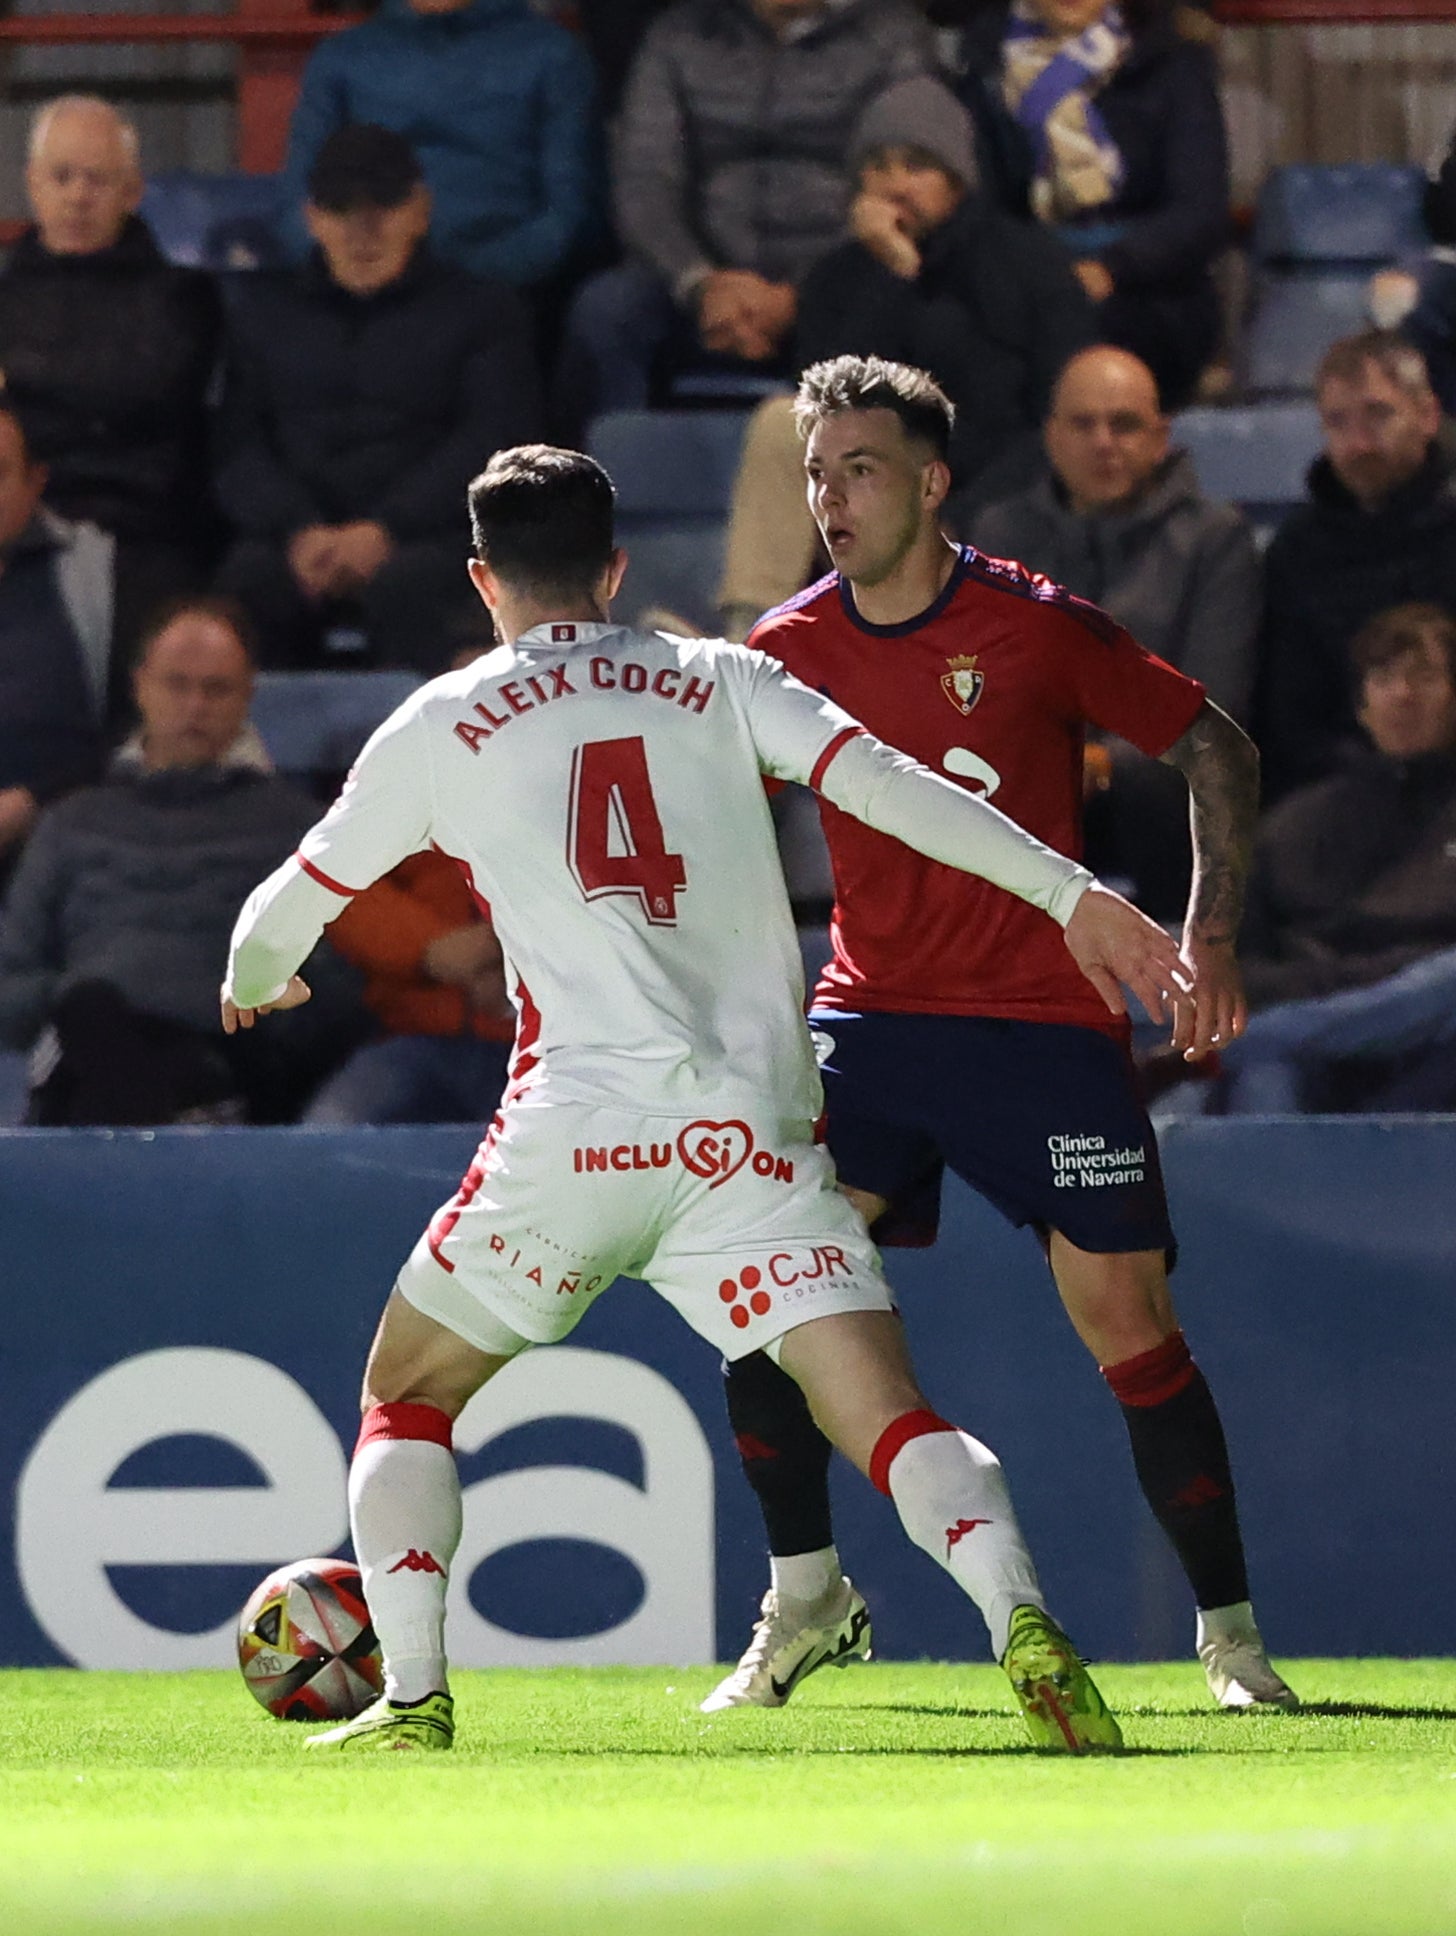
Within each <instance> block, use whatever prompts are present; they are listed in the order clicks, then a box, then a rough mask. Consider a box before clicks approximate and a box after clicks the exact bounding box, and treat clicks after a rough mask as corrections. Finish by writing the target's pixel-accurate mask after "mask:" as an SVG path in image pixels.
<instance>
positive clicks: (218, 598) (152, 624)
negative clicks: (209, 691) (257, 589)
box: [131, 592, 258, 670]
mask: <svg viewBox="0 0 1456 1936" xmlns="http://www.w3.org/2000/svg"><path fill="white" fill-rule="evenodd" d="M193 615H195V616H196V617H198V618H212V619H216V620H217V622H218V624H219V625H225V626H227V628H228V630H229V631H230V632H232V633H233V634H234V636H235V637H236V639H237V641H238V644H239V645H240V646H241V647H242V648H243V653H244V656H245V657H246V658H247V661H248V664H249V665H250V666H252V667H253V668H254V669H255V670H256V668H257V664H258V641H257V635H256V633H255V632H254V630H253V622H252V620H251V619H250V618H249V617H248V614H247V612H246V611H245V610H244V609H243V607H242V606H241V605H240V604H239V603H238V601H237V599H235V598H225V597H223V595H222V594H221V593H219V592H196V593H191V592H182V593H179V595H178V596H177V597H175V598H169V599H167V600H165V601H164V602H163V603H162V604H160V605H157V606H154V607H153V608H152V610H151V611H150V612H149V613H148V614H147V618H146V622H145V624H144V625H143V626H142V629H141V632H140V633H139V635H138V637H137V642H136V649H135V651H134V652H133V653H132V655H131V662H132V666H133V668H135V667H137V666H139V665H142V664H144V663H145V661H146V657H147V654H148V653H149V652H150V651H151V649H152V647H153V646H154V645H155V644H156V643H157V640H158V639H159V638H161V636H162V634H163V633H164V632H165V631H166V630H167V628H168V626H170V625H175V624H176V622H177V620H178V619H179V618H188V617H191V616H193Z"/></svg>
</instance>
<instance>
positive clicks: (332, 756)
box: [253, 672, 420, 778]
mask: <svg viewBox="0 0 1456 1936" xmlns="http://www.w3.org/2000/svg"><path fill="white" fill-rule="evenodd" d="M419 684H420V680H419V678H418V676H417V675H416V674H415V673H413V672H260V673H259V675H258V683H257V686H256V688H255V690H254V693H253V724H254V725H255V726H256V727H257V729H258V732H259V734H260V736H261V737H262V741H263V744H264V745H265V746H266V747H267V749H268V752H269V755H270V757H271V758H272V761H273V764H274V765H275V766H276V767H277V768H278V770H279V772H280V773H287V774H290V775H292V776H294V777H296V778H307V777H310V776H325V777H327V776H336V775H338V774H340V773H344V772H346V771H347V770H348V768H349V766H350V764H351V763H352V761H353V758H354V755H355V754H356V753H357V752H358V751H359V748H360V747H361V746H362V745H363V744H364V742H365V740H366V739H368V737H369V735H370V734H371V733H372V732H373V731H374V728H375V727H376V726H378V725H379V724H380V722H381V721H382V720H385V719H387V718H388V717H389V715H390V714H391V713H392V712H393V711H394V709H395V707H396V706H398V705H400V704H402V703H403V701H404V700H406V699H408V698H409V696H410V694H411V693H412V692H413V691H415V689H416V688H417V687H418V686H419Z"/></svg>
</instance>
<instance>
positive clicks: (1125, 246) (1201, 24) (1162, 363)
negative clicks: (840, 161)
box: [962, 0, 1229, 410]
mask: <svg viewBox="0 0 1456 1936" xmlns="http://www.w3.org/2000/svg"><path fill="white" fill-rule="evenodd" d="M1213 31H1214V30H1213V28H1212V27H1211V25H1210V23H1209V21H1208V19H1207V16H1206V15H1204V14H1202V13H1200V12H1199V11H1198V10H1196V9H1194V8H1190V7H1183V6H1175V5H1171V4H1169V0H1120V4H1119V0H1012V4H1007V0H990V3H989V4H981V5H977V6H975V7H974V9H973V12H972V14H971V18H970V20H969V22H968V24H967V25H966V27H965V29H964V32H963V35H962V59H963V69H964V73H963V82H962V88H963V93H964V98H965V101H966V105H967V106H968V107H969V108H970V110H971V112H972V114H973V115H974V116H975V118H976V121H977V125H978V132H979V135H980V141H981V148H982V157H981V158H982V169H983V176H984V185H985V188H986V190H987V192H988V193H990V194H992V195H995V196H997V197H999V199H1000V200H1001V201H1002V202H1003V203H1004V205H1005V206H1006V207H1008V208H1010V209H1012V210H1013V211H1015V212H1018V213H1020V214H1023V215H1030V216H1032V217H1034V218H1035V219H1036V220H1038V221H1041V222H1044V223H1046V224H1047V225H1048V226H1049V227H1051V228H1052V229H1054V230H1055V231H1056V232H1057V234H1059V235H1060V236H1061V238H1062V240H1063V242H1064V243H1065V244H1066V246H1067V248H1068V249H1069V250H1070V251H1071V253H1072V257H1073V261H1074V266H1075V268H1076V271H1077V274H1078V277H1079V278H1080V280H1081V282H1082V286H1083V287H1084V288H1085V290H1086V291H1087V294H1088V295H1089V296H1090V297H1091V298H1092V300H1093V302H1094V303H1096V304H1097V307H1098V319H1099V332H1100V334H1101V337H1102V340H1103V341H1104V342H1107V343H1113V344H1115V345H1116V346H1117V347H1118V348H1119V349H1125V350H1129V351H1131V353H1132V354H1133V355H1134V356H1137V357H1140V358H1141V359H1142V361H1143V362H1144V363H1146V364H1147V365H1148V366H1149V368H1150V369H1151V370H1152V371H1153V374H1154V375H1155V376H1156V378H1157V380H1158V387H1159V390H1160V392H1161V395H1162V401H1163V407H1164V409H1165V410H1176V409H1178V408H1179V407H1180V406H1181V405H1183V404H1184V403H1186V402H1187V401H1188V399H1189V397H1190V396H1191V395H1192V393H1193V390H1194V386H1195V385H1196V383H1197V381H1198V378H1199V375H1200V374H1201V372H1202V371H1203V369H1204V368H1205V367H1206V366H1207V365H1208V364H1209V363H1210V362H1211V361H1212V359H1213V357H1214V354H1215V352H1216V350H1217V348H1218V342H1219V335H1220V313H1219V305H1218V297H1217V292H1216V290H1215V288H1214V284H1213V280H1212V276H1211V274H1210V265H1211V263H1212V262H1213V260H1214V258H1215V257H1216V256H1217V255H1218V254H1219V252H1220V250H1221V249H1223V247H1224V246H1225V244H1226V243H1227V240H1228V234H1229V172H1228V139H1227V135H1226V132H1225V129H1224V122H1223V113H1222V110H1221V108H1220V106H1219V99H1218V89H1217V74H1216V70H1215V66H1214V59H1213V53H1212V49H1211V47H1210V46H1209V45H1208V44H1207V42H1208V39H1209V37H1210V35H1211V34H1212V32H1213Z"/></svg>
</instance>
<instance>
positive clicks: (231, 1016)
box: [222, 895, 1086, 1035]
mask: <svg viewBox="0 0 1456 1936" xmlns="http://www.w3.org/2000/svg"><path fill="white" fill-rule="evenodd" d="M1083 899H1084V900H1085V899H1086V896H1085V895H1084V896H1083ZM312 994H313V990H312V989H311V988H310V987H309V985H308V983H307V982H306V981H305V980H304V979H303V977H302V975H294V976H293V977H292V978H291V979H290V981H289V983H288V986H287V987H286V988H285V989H284V991H283V993H282V994H281V995H280V996H279V997H278V999H277V1001H276V1002H263V1003H261V1004H260V1005H259V1006H258V1007H257V1008H239V1007H238V1005H237V1003H236V1002H230V1001H229V1000H228V998H227V996H226V995H224V996H223V998H222V1027H223V1033H224V1035H236V1034H237V1032H238V1030H239V1029H240V1028H245V1029H250V1028H251V1027H252V1026H253V1023H254V1022H255V1021H256V1020H257V1018H258V1016H260V1015H273V1014H275V1013H276V1012H277V1011H278V1010H279V1009H280V1008H302V1006H303V1004H304V1003H305V1002H306V1001H307V1000H308V999H309V997H310V996H311V995H312Z"/></svg>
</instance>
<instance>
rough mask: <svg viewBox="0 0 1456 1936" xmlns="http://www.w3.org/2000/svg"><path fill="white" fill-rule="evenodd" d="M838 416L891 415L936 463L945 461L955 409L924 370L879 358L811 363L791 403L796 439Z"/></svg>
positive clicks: (868, 357)
mask: <svg viewBox="0 0 1456 1936" xmlns="http://www.w3.org/2000/svg"><path fill="white" fill-rule="evenodd" d="M842 410H890V411H893V412H894V414H895V415H896V416H897V417H898V418H899V419H900V422H901V423H902V424H903V425H904V428H905V434H906V436H907V437H914V438H916V439H918V441H919V442H921V443H924V444H929V445H930V447H931V449H932V450H933V451H934V452H935V454H936V456H937V457H939V458H941V459H942V460H943V461H948V460H949V457H950V434H951V431H952V430H953V429H954V428H955V415H956V413H955V405H954V404H953V403H952V402H951V400H950V398H949V397H948V396H947V395H946V394H945V391H944V390H942V389H941V387H940V385H939V384H938V383H937V382H936V380H935V378H934V377H933V376H932V375H931V374H930V372H929V371H928V370H918V369H916V367H915V366H914V364H913V363H891V362H890V361H889V360H888V359H887V358H886V357H883V356H835V357H831V358H829V359H828V361H827V362H823V363H811V364H810V366H809V368H808V369H807V370H805V372H804V374H803V375H802V376H801V377H800V378H799V388H798V391H797V393H796V395H795V397H794V422H795V424H796V425H797V426H798V431H799V435H800V436H801V437H803V438H805V439H807V438H808V436H809V433H810V431H811V430H813V429H814V427H815V425H816V424H821V423H823V422H824V420H825V418H826V417H836V416H838V415H839V413H840V412H841V411H842Z"/></svg>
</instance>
